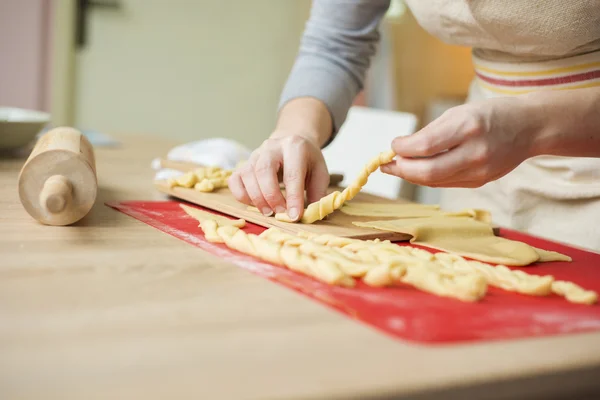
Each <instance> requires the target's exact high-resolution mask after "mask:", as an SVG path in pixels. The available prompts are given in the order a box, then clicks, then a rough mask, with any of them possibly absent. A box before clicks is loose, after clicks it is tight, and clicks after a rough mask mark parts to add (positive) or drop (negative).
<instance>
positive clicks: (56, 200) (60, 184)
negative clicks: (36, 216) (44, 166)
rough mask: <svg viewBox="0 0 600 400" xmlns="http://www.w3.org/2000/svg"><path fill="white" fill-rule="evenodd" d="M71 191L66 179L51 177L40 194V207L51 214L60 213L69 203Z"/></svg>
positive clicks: (56, 176) (60, 176)
mask: <svg viewBox="0 0 600 400" xmlns="http://www.w3.org/2000/svg"><path fill="white" fill-rule="evenodd" d="M72 196H73V189H72V186H71V184H70V183H69V181H68V180H67V178H65V177H64V176H62V175H53V176H51V177H50V178H48V179H46V182H45V183H44V187H43V189H42V191H41V192H40V205H41V206H42V208H43V209H44V210H46V211H48V212H50V213H52V214H58V213H60V212H62V211H63V210H64V209H65V208H66V206H67V204H68V203H69V202H70V201H71V198H72Z"/></svg>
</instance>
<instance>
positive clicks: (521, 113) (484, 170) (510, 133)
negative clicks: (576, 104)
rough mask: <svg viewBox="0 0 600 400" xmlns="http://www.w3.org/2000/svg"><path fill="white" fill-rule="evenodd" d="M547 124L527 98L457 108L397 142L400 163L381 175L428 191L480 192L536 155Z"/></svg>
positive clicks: (388, 168) (393, 143)
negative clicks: (477, 189)
mask: <svg viewBox="0 0 600 400" xmlns="http://www.w3.org/2000/svg"><path fill="white" fill-rule="evenodd" d="M538 111H539V110H538ZM542 120H543V117H542V113H539V112H535V109H534V107H533V106H532V105H531V104H530V103H529V102H528V101H527V99H526V98H518V97H515V98H497V99H490V100H485V101H481V102H478V103H472V104H465V105H461V106H458V107H454V108H451V109H449V110H448V111H446V112H445V113H444V114H443V115H442V116H441V117H439V118H438V119H436V120H435V121H433V122H432V123H430V124H429V125H427V126H426V127H425V128H423V129H421V130H420V131H419V132H417V133H415V134H413V135H411V136H406V137H397V138H396V139H394V141H393V142H392V149H393V150H394V151H395V152H396V154H398V156H399V157H397V159H396V160H394V161H392V162H391V163H389V164H386V165H384V166H382V167H381V170H382V172H385V173H387V174H391V175H396V176H398V177H400V178H403V179H405V180H407V181H409V182H413V183H416V184H419V185H424V186H431V187H468V188H474V187H479V186H482V185H484V184H486V183H488V182H490V181H493V180H496V179H498V178H500V177H502V176H504V175H506V174H507V173H509V172H510V171H512V170H513V169H514V168H516V167H517V166H518V165H519V164H520V163H521V162H523V161H524V160H525V159H527V158H529V157H531V156H533V155H534V154H533V152H532V151H533V150H532V146H533V143H534V140H535V137H536V133H537V132H538V131H539V130H540V129H541V125H542V124H541V123H540V121H542Z"/></svg>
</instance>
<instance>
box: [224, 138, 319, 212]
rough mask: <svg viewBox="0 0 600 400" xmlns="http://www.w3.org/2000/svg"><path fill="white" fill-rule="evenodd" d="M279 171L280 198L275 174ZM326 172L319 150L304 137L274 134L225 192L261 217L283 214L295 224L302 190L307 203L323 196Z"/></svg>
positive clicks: (242, 168)
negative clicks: (258, 211)
mask: <svg viewBox="0 0 600 400" xmlns="http://www.w3.org/2000/svg"><path fill="white" fill-rule="evenodd" d="M281 169H283V184H284V186H285V189H286V195H285V196H284V195H283V194H282V192H281V190H280V186H279V179H278V172H279V171H280V170H281ZM328 185H329V172H328V171H327V166H326V165H325V160H324V158H323V154H322V153H321V149H320V147H319V145H318V143H316V142H315V141H313V140H311V139H310V138H309V136H308V135H301V134H290V133H289V132H275V133H274V134H273V135H272V136H271V138H270V139H267V140H265V141H264V142H263V144H262V145H261V146H260V147H259V148H258V149H256V150H254V152H253V153H252V155H251V156H250V159H249V160H248V162H246V164H244V165H243V166H242V167H241V168H239V169H238V170H236V171H235V172H234V173H233V174H232V176H231V177H230V178H229V188H230V189H231V192H232V193H233V195H234V197H235V198H236V199H237V200H238V201H241V202H242V203H245V204H249V205H254V206H255V207H257V208H258V209H259V210H260V211H261V212H262V213H263V214H264V215H267V216H270V215H272V214H273V212H276V213H282V212H286V211H287V214H288V216H289V217H290V218H292V219H293V220H297V219H299V218H300V217H301V216H302V211H303V210H304V190H305V189H306V192H307V197H308V201H309V202H313V201H317V200H319V199H320V198H321V197H323V196H324V195H325V194H326V191H327V187H328Z"/></svg>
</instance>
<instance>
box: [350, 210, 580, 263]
mask: <svg viewBox="0 0 600 400" xmlns="http://www.w3.org/2000/svg"><path fill="white" fill-rule="evenodd" d="M353 224H354V225H357V226H362V227H366V228H375V229H381V230H384V231H392V232H402V233H406V234H409V235H412V236H413V237H412V239H411V240H410V242H411V243H412V244H418V245H422V246H425V247H430V248H433V249H438V250H444V251H447V252H450V253H454V254H459V255H461V256H465V257H469V258H473V259H476V260H479V261H484V262H488V263H493V264H504V265H513V266H525V265H529V264H531V263H534V262H536V261H538V260H540V254H541V253H543V259H544V261H554V260H570V258H569V257H567V256H564V255H562V254H559V253H554V252H545V251H540V253H538V251H537V250H536V249H535V248H533V247H531V246H529V245H528V244H526V243H522V242H518V241H514V240H508V239H505V238H501V237H497V236H495V235H494V232H493V229H492V227H491V226H490V225H489V224H486V223H483V222H480V221H475V220H474V219H471V218H462V217H448V216H445V217H431V218H411V219H395V220H389V221H369V222H353Z"/></svg>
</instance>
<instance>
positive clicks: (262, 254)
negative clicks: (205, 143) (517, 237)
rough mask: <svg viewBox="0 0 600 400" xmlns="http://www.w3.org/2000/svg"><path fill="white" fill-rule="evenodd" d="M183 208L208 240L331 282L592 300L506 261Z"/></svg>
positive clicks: (456, 294)
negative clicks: (266, 225) (243, 223)
mask: <svg viewBox="0 0 600 400" xmlns="http://www.w3.org/2000/svg"><path fill="white" fill-rule="evenodd" d="M182 208H183V209H184V210H186V212H188V213H190V215H192V216H194V218H196V219H198V221H199V222H200V227H201V228H202V230H203V231H204V234H205V237H206V239H207V240H208V241H211V242H216V243H224V244H225V245H226V246H227V247H229V248H231V249H234V250H237V251H240V252H242V253H245V254H249V255H251V256H254V257H257V258H260V259H262V260H265V261H268V262H271V263H273V264H277V265H281V266H285V267H287V268H289V269H291V270H293V271H296V272H299V273H302V274H305V275H308V276H311V277H314V278H315V279H318V280H321V281H323V282H326V283H328V284H331V285H339V286H346V287H352V286H354V285H355V278H356V279H362V281H363V282H364V283H366V284H367V285H371V286H390V285H394V284H396V283H404V284H408V285H412V286H414V287H416V288H418V289H420V290H423V291H426V292H428V293H432V294H435V295H438V296H444V297H451V298H455V299H458V300H462V301H469V302H473V301H477V300H479V299H481V298H482V297H484V296H485V294H486V292H487V286H488V284H489V285H493V286H497V287H500V288H503V289H505V290H510V291H516V292H519V293H524V294H530V295H539V296H543V295H547V294H549V293H551V292H554V293H557V294H560V295H562V296H565V297H566V298H567V300H568V301H572V302H578V303H585V304H591V303H593V302H595V301H596V300H597V294H596V293H595V292H592V291H586V290H584V289H583V288H581V287H579V286H577V285H575V284H573V283H571V282H565V281H554V278H553V277H551V276H535V275H529V274H526V273H525V272H523V271H515V270H510V269H509V268H507V267H505V266H496V267H493V266H491V265H488V264H484V263H481V262H477V261H470V260H466V259H464V258H462V257H460V256H458V255H453V254H446V253H437V254H432V253H430V252H428V251H426V250H423V249H418V248H414V247H410V246H397V245H394V244H392V243H390V242H389V241H380V240H373V241H362V240H357V239H349V238H342V237H337V236H333V235H314V234H310V233H305V232H303V233H301V234H299V235H298V236H295V235H292V234H289V233H285V232H282V231H280V230H278V229H275V228H271V229H268V230H265V231H264V232H263V233H261V234H260V235H253V234H248V233H246V232H244V231H243V230H241V229H239V228H238V227H236V226H233V224H232V222H233V221H231V220H228V219H225V218H224V217H219V216H216V215H213V214H210V213H207V212H204V211H202V210H196V209H191V207H187V206H184V205H182Z"/></svg>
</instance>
